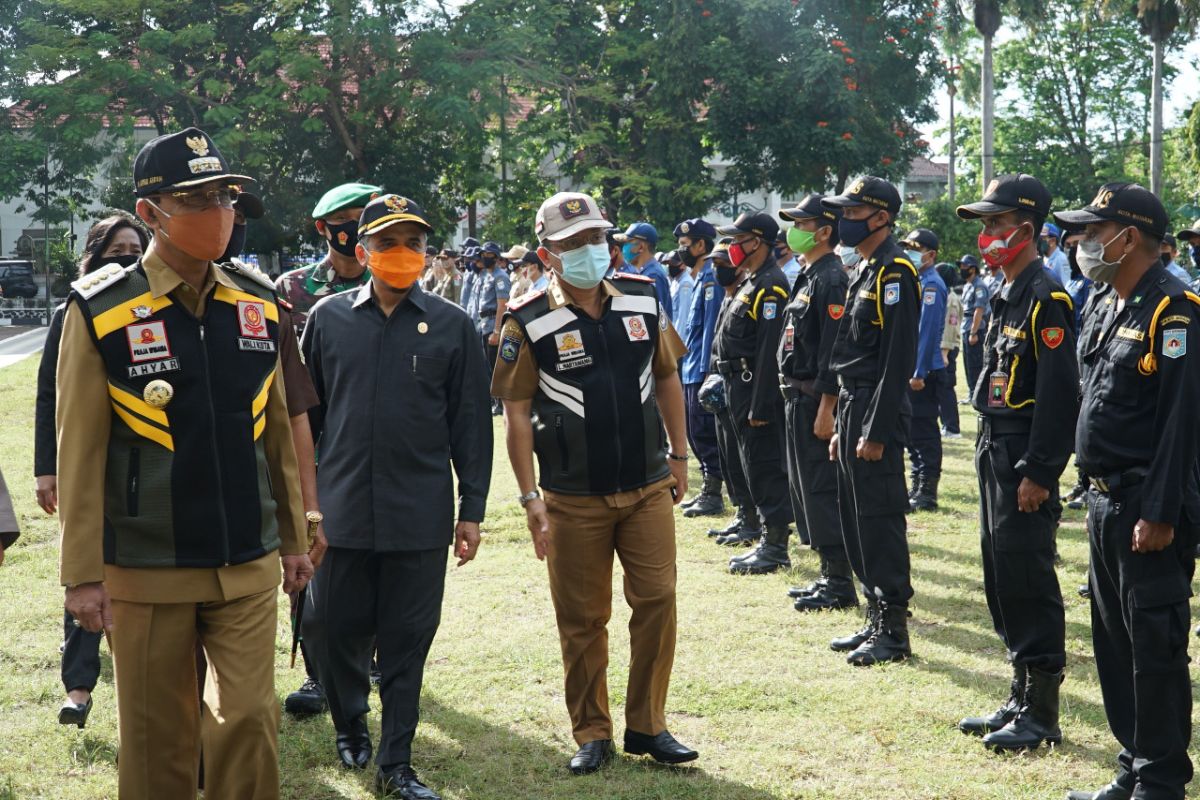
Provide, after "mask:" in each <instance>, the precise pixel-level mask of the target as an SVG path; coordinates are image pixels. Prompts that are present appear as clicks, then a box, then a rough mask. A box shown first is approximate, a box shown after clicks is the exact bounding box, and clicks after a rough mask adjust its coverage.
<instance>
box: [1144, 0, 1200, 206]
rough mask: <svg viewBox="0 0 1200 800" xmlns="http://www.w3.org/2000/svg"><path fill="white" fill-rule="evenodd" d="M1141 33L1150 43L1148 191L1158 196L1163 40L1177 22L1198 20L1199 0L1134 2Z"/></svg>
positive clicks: (1159, 182)
mask: <svg viewBox="0 0 1200 800" xmlns="http://www.w3.org/2000/svg"><path fill="white" fill-rule="evenodd" d="M1137 15H1138V22H1139V23H1141V27H1142V33H1144V34H1146V35H1147V36H1149V37H1150V41H1151V42H1153V43H1154V75H1153V78H1152V83H1151V89H1150V109H1151V111H1150V191H1152V192H1154V193H1155V194H1158V195H1161V194H1162V188H1163V187H1162V180H1163V54H1164V51H1165V50H1166V45H1167V40H1168V39H1170V38H1171V34H1173V33H1175V30H1176V29H1177V28H1178V27H1179V23H1180V22H1181V21H1184V22H1187V23H1193V22H1194V21H1195V20H1196V19H1197V18H1198V17H1200V0H1138V4H1137Z"/></svg>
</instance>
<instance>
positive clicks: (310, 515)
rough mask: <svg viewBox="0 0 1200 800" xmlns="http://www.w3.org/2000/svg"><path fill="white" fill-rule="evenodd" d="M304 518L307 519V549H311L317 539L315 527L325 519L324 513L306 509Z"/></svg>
mask: <svg viewBox="0 0 1200 800" xmlns="http://www.w3.org/2000/svg"><path fill="white" fill-rule="evenodd" d="M304 518H305V519H306V520H308V549H309V550H312V548H313V545H314V544H315V543H316V541H317V528H318V527H319V526H320V525H321V523H322V522H324V521H325V515H324V514H322V513H321V512H320V511H306V512H305V513H304Z"/></svg>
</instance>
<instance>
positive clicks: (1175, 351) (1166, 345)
mask: <svg viewBox="0 0 1200 800" xmlns="http://www.w3.org/2000/svg"><path fill="white" fill-rule="evenodd" d="M1163 355H1164V356H1166V357H1167V358H1182V357H1183V356H1185V355H1187V330H1185V329H1184V328H1172V329H1171V330H1169V331H1163Z"/></svg>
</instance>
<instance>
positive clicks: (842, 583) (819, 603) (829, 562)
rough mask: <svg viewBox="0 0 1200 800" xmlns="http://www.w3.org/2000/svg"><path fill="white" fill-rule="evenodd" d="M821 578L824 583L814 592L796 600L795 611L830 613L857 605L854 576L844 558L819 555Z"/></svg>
mask: <svg viewBox="0 0 1200 800" xmlns="http://www.w3.org/2000/svg"><path fill="white" fill-rule="evenodd" d="M821 578H822V580H823V581H824V583H822V584H821V585H820V586H818V587H817V589H816V591H814V592H812V593H811V594H807V595H803V596H800V597H797V598H796V602H795V603H793V606H794V607H795V609H796V610H797V611H826V610H829V611H832V610H834V609H838V608H854V607H855V606H857V605H858V592H857V591H855V589H854V576H853V574H852V573H851V572H850V562H849V561H848V560H847V559H846V558H845V556H838V557H830V556H826V555H825V554H824V553H821Z"/></svg>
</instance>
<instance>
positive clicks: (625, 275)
mask: <svg viewBox="0 0 1200 800" xmlns="http://www.w3.org/2000/svg"><path fill="white" fill-rule="evenodd" d="M613 278H614V279H620V280H626V281H641V282H642V283H654V278H647V277H646V276H645V275H634V274H633V273H632V272H618V273H616V274H615V275H613Z"/></svg>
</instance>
